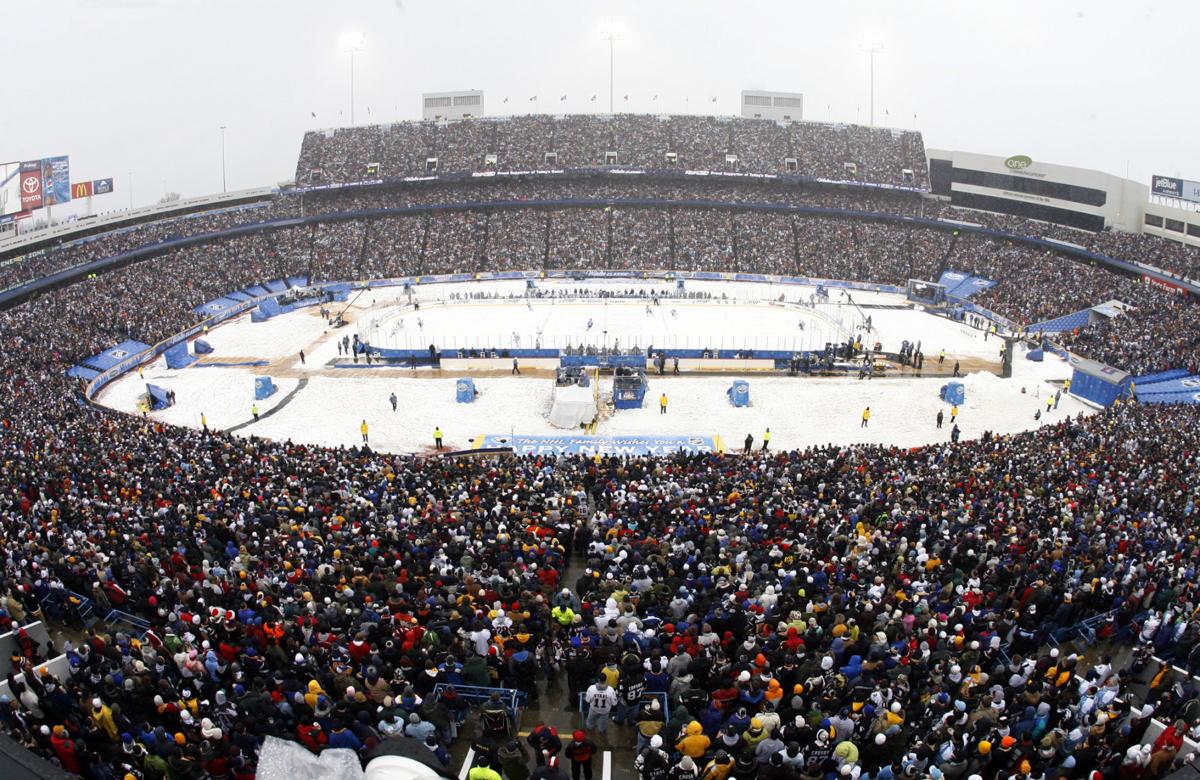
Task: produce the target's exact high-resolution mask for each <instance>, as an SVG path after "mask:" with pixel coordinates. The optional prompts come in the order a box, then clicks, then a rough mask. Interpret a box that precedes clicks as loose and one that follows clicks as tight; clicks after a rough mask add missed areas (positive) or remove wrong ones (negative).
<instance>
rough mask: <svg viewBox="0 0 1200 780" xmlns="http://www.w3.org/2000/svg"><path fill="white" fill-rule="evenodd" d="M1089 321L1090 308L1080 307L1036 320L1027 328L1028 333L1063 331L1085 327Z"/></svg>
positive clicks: (1090, 318)
mask: <svg viewBox="0 0 1200 780" xmlns="http://www.w3.org/2000/svg"><path fill="white" fill-rule="evenodd" d="M1091 321H1092V310H1091V309H1082V310H1080V311H1076V312H1072V313H1070V314H1065V315H1063V316H1062V317H1055V318H1054V319H1052V320H1043V321H1041V322H1036V323H1034V324H1033V325H1030V326H1029V328H1028V330H1029V332H1030V333H1063V332H1065V331H1070V330H1075V329H1076V328H1086V327H1087V326H1088V324H1089V323H1090V322H1091Z"/></svg>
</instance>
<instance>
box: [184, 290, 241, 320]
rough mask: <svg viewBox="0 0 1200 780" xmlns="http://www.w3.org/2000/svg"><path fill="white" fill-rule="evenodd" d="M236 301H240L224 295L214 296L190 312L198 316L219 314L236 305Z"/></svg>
mask: <svg viewBox="0 0 1200 780" xmlns="http://www.w3.org/2000/svg"><path fill="white" fill-rule="evenodd" d="M238 303H240V301H237V300H235V299H234V298H232V297H230V296H228V295H225V296H222V297H220V298H214V299H213V300H211V301H209V302H208V303H205V304H201V305H200V306H197V307H196V308H194V309H192V312H193V313H194V314H196V315H198V316H200V317H212V316H214V315H217V314H220V313H221V312H223V311H225V310H226V309H232V308H233V307H234V306H237V305H238Z"/></svg>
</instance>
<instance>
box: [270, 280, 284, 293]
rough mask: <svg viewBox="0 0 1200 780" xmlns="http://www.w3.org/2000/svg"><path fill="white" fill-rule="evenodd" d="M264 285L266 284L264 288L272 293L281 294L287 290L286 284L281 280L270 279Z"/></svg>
mask: <svg viewBox="0 0 1200 780" xmlns="http://www.w3.org/2000/svg"><path fill="white" fill-rule="evenodd" d="M265 284H266V288H267V289H268V290H270V291H271V292H273V293H281V292H284V291H285V290H287V288H288V286H287V282H285V281H283V280H282V279H272V280H270V281H269V282H266V283H265Z"/></svg>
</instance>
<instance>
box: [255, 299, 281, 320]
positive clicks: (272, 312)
mask: <svg viewBox="0 0 1200 780" xmlns="http://www.w3.org/2000/svg"><path fill="white" fill-rule="evenodd" d="M258 310H259V311H260V312H262V314H263V316H265V317H267V318H268V319H270V318H271V317H278V316H279V315H280V314H283V310H282V309H280V308H279V299H278V298H264V299H263V300H262V301H260V302H259V304H258Z"/></svg>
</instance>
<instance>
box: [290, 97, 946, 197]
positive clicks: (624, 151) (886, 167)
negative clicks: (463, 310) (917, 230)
mask: <svg viewBox="0 0 1200 780" xmlns="http://www.w3.org/2000/svg"><path fill="white" fill-rule="evenodd" d="M434 161H436V163H435V162H434ZM434 166H436V167H434ZM601 166H621V167H629V168H638V169H643V170H645V169H650V170H656V169H668V168H677V169H679V170H705V171H722V172H746V173H759V174H795V175H800V176H808V177H815V178H822V179H830V180H836V181H863V182H871V183H875V184H890V185H898V186H904V187H915V188H921V189H924V188H925V187H926V186H927V175H926V161H925V145H924V142H923V141H922V139H921V134H920V133H918V132H915V131H900V130H890V129H885V128H873V127H863V126H858V125H840V124H824V123H816V122H790V123H785V124H781V123H778V122H775V121H772V120H765V119H741V118H737V119H734V118H725V117H713V116H694V115H677V116H656V115H650V114H645V115H637V114H617V115H615V116H602V115H569V116H549V115H530V116H514V117H504V118H499V119H493V118H487V119H465V120H459V121H453V122H397V123H394V124H391V125H375V126H371V127H354V128H339V129H336V130H322V131H313V132H309V133H307V134H305V136H304V141H303V143H302V145H301V149H300V158H299V160H298V162H297V165H296V180H297V181H298V182H304V183H344V182H355V181H366V180H376V179H381V178H393V177H404V176H423V175H427V174H429V173H439V174H447V173H470V172H480V171H488V170H492V171H534V170H546V169H563V168H595V167H601Z"/></svg>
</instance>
